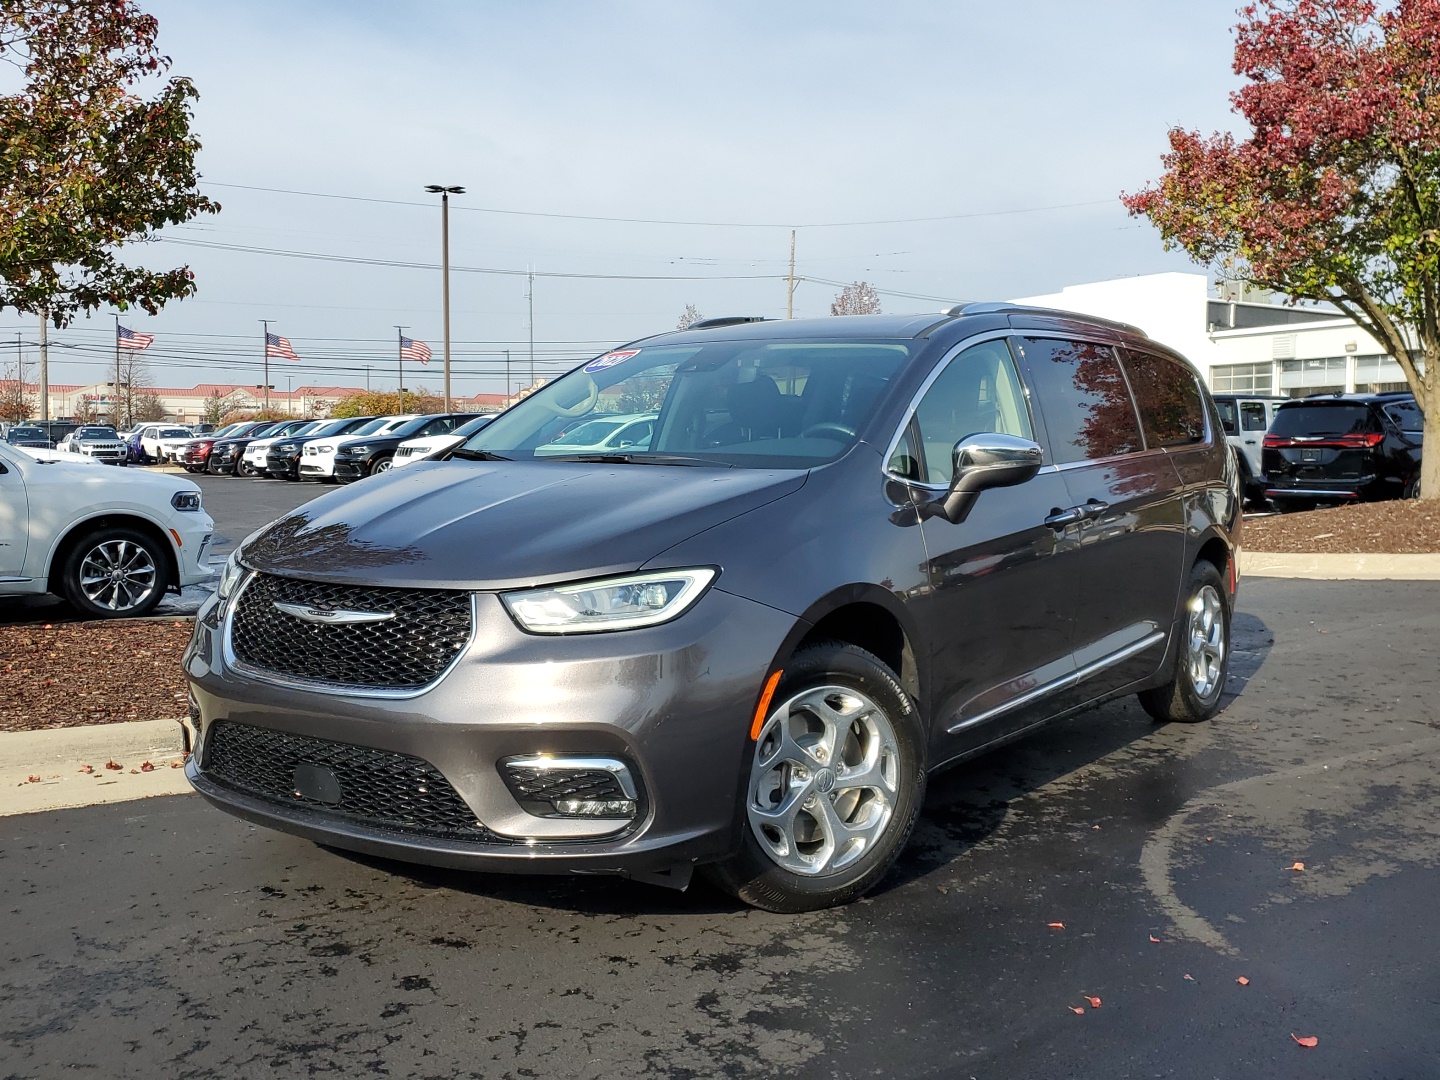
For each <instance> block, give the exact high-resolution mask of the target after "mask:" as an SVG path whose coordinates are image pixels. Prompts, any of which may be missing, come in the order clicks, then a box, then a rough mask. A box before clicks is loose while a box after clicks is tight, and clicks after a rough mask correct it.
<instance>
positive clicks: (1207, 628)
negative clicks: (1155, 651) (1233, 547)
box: [1140, 560, 1230, 724]
mask: <svg viewBox="0 0 1440 1080" xmlns="http://www.w3.org/2000/svg"><path fill="white" fill-rule="evenodd" d="M1229 670H1230V606H1229V604H1228V603H1227V602H1226V599H1225V582H1224V581H1223V579H1222V578H1221V577H1220V571H1219V570H1217V569H1215V566H1214V564H1213V563H1209V562H1205V561H1203V560H1202V561H1201V562H1198V563H1196V564H1195V567H1194V569H1192V570H1191V571H1190V580H1189V582H1188V584H1187V585H1186V593H1185V610H1184V617H1183V618H1182V620H1181V624H1180V641H1179V647H1178V648H1177V649H1176V657H1175V670H1174V671H1173V672H1172V673H1171V676H1170V681H1169V682H1167V683H1166V684H1165V685H1164V686H1157V687H1155V688H1154V689H1151V690H1142V691H1141V692H1140V704H1141V706H1142V707H1143V708H1144V709H1145V711H1146V712H1147V713H1149V714H1150V715H1151V716H1152V717H1154V718H1155V719H1156V720H1160V721H1162V722H1163V721H1169V720H1176V721H1179V722H1180V723H1184V724H1193V723H1197V722H1199V721H1201V720H1208V719H1210V717H1212V716H1214V715H1215V714H1216V713H1217V712H1218V711H1219V710H1220V695H1221V693H1222V692H1223V691H1224V690H1225V678H1226V675H1227V674H1228V672H1229Z"/></svg>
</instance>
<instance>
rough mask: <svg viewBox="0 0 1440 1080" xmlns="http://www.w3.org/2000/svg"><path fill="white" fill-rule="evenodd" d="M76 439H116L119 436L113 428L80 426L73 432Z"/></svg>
mask: <svg viewBox="0 0 1440 1080" xmlns="http://www.w3.org/2000/svg"><path fill="white" fill-rule="evenodd" d="M75 437H76V438H77V439H118V438H119V437H120V436H119V435H117V434H116V433H115V429H114V428H108V427H82V428H78V429H77V430H76V432H75Z"/></svg>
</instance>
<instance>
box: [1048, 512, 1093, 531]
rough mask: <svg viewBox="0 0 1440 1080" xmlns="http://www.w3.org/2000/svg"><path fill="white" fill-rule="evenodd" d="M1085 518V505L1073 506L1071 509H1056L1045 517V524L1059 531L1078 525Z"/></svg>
mask: <svg viewBox="0 0 1440 1080" xmlns="http://www.w3.org/2000/svg"><path fill="white" fill-rule="evenodd" d="M1084 520H1085V508H1084V507H1083V506H1072V507H1070V509H1069V510H1056V511H1054V512H1053V513H1051V515H1050V516H1049V517H1047V518H1046V519H1045V524H1046V525H1049V526H1050V528H1052V529H1054V530H1055V531H1056V532H1059V531H1060V530H1062V529H1065V528H1067V527H1068V526H1071V525H1078V524H1080V522H1082V521H1084Z"/></svg>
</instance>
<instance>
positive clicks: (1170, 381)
mask: <svg viewBox="0 0 1440 1080" xmlns="http://www.w3.org/2000/svg"><path fill="white" fill-rule="evenodd" d="M1125 365H1126V367H1127V368H1128V369H1129V372H1130V389H1131V391H1132V392H1133V393H1134V395H1135V404H1136V405H1138V406H1139V407H1140V426H1141V427H1143V428H1144V429H1145V443H1146V445H1147V446H1149V447H1151V448H1152V449H1153V448H1154V447H1157V446H1188V445H1189V444H1190V443H1197V442H1203V441H1204V440H1205V403H1204V402H1203V401H1202V400H1201V398H1200V388H1199V386H1197V385H1196V383H1195V376H1194V374H1193V373H1192V372H1191V371H1190V369H1189V368H1187V367H1185V366H1184V365H1183V364H1181V363H1179V362H1178V361H1175V360H1171V359H1170V358H1169V357H1168V356H1155V355H1153V354H1151V353H1142V352H1131V351H1127V352H1126V354H1125ZM1242 408H1244V406H1242Z"/></svg>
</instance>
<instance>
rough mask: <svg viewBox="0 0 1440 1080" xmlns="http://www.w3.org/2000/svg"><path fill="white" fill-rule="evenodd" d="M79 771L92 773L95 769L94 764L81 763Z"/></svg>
mask: <svg viewBox="0 0 1440 1080" xmlns="http://www.w3.org/2000/svg"><path fill="white" fill-rule="evenodd" d="M80 771H81V772H83V773H93V772H94V771H95V766H94V765H82V766H81V767H80Z"/></svg>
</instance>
